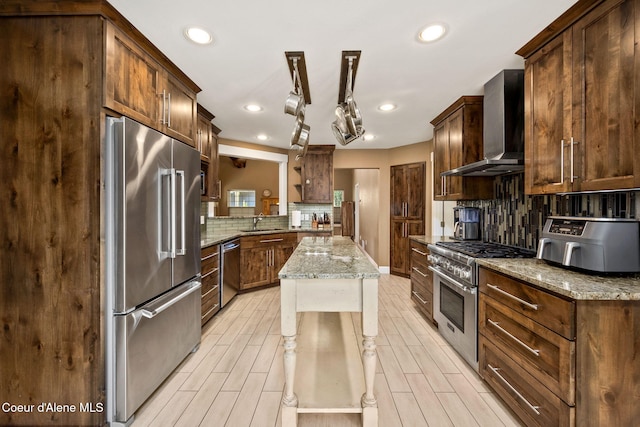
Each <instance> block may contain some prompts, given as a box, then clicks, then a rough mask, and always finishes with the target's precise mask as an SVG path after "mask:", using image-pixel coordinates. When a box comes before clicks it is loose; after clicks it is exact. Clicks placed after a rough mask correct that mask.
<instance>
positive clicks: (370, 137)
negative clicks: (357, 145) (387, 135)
mask: <svg viewBox="0 0 640 427" xmlns="http://www.w3.org/2000/svg"><path fill="white" fill-rule="evenodd" d="M375 137H376V136H375V135H373V134H370V133H367V134H365V135H364V136H363V137H362V139H364V140H365V141H371V140H372V139H374V138H375Z"/></svg>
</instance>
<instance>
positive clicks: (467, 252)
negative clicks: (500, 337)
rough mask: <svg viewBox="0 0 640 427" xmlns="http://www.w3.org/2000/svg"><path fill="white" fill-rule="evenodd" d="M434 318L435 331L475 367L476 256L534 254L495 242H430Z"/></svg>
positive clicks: (531, 255) (476, 326) (520, 256)
mask: <svg viewBox="0 0 640 427" xmlns="http://www.w3.org/2000/svg"><path fill="white" fill-rule="evenodd" d="M428 247H429V250H430V252H431V253H430V255H429V258H428V259H429V262H430V263H431V266H429V269H430V270H431V271H433V273H434V276H433V318H434V319H435V321H436V322H438V331H439V332H440V333H441V334H442V336H443V337H444V338H445V339H446V340H447V341H448V342H449V343H450V344H451V346H452V347H453V348H454V349H455V350H456V351H457V352H458V353H459V354H460V355H461V356H462V357H463V358H464V360H466V361H467V363H469V364H470V365H471V366H472V367H473V368H474V369H476V370H478V266H477V264H476V261H475V260H476V258H524V257H533V256H534V255H535V254H534V252H533V251H529V250H527V249H523V248H518V247H514V246H506V245H500V244H497V243H487V242H477V241H476V242H474V241H457V242H451V241H447V242H438V243H437V244H435V245H433V244H431V245H429V246H428Z"/></svg>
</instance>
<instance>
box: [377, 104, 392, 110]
mask: <svg viewBox="0 0 640 427" xmlns="http://www.w3.org/2000/svg"><path fill="white" fill-rule="evenodd" d="M396 108H397V107H396V104H391V103H387V104H382V105H380V106H378V110H380V111H393V110H395V109H396Z"/></svg>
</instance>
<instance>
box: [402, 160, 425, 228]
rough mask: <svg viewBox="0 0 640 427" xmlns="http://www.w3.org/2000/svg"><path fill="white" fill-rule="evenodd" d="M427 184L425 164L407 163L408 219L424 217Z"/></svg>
mask: <svg viewBox="0 0 640 427" xmlns="http://www.w3.org/2000/svg"><path fill="white" fill-rule="evenodd" d="M425 184H426V173H425V164H424V163H412V164H410V165H407V199H406V201H407V207H406V216H407V218H408V219H417V220H421V219H424V209H425V205H424V202H425ZM412 234H413V233H412Z"/></svg>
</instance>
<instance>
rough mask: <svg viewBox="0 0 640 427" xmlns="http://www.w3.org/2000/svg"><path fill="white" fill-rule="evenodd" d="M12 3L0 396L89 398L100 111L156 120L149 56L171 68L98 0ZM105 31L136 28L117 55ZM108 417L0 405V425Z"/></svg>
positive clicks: (98, 312)
mask: <svg viewBox="0 0 640 427" xmlns="http://www.w3.org/2000/svg"><path fill="white" fill-rule="evenodd" d="M17 4H18V3H17V2H0V44H1V46H2V48H1V49H0V59H1V60H2V64H3V65H2V72H0V92H1V93H3V94H4V95H3V96H0V122H1V123H2V139H3V143H2V144H0V153H1V155H2V159H3V161H2V167H1V168H0V178H1V179H0V191H1V192H2V194H4V195H6V197H5V199H6V203H2V205H1V207H0V241H2V242H3V244H2V249H0V256H1V258H2V260H3V261H2V263H0V282H1V283H2V285H1V286H0V313H2V315H1V319H2V320H1V322H2V330H3V333H2V336H1V337H0V361H1V363H0V365H1V369H0V370H1V373H0V390H2V391H1V392H0V395H1V396H2V397H1V399H0V400H2V402H11V403H15V404H32V403H33V404H36V405H37V404H38V403H41V402H52V403H53V402H57V403H59V404H69V405H71V404H73V405H79V404H80V403H83V404H89V403H90V404H92V405H93V408H96V405H104V404H105V386H106V385H105V352H106V349H105V342H106V341H105V332H104V301H105V298H106V295H105V288H106V279H105V275H104V274H105V270H106V268H105V265H104V255H105V253H104V246H103V242H104V234H103V232H104V222H103V221H105V215H104V213H103V202H104V195H103V189H104V188H103V185H104V179H105V177H104V176H103V172H102V171H103V167H102V165H101V163H102V161H103V154H104V151H103V137H104V130H105V117H106V115H118V114H127V115H131V117H132V118H134V119H136V120H139V121H140V122H143V123H145V124H150V122H151V121H152V120H157V117H158V113H159V111H158V104H159V101H158V97H157V94H158V89H159V85H158V83H159V81H160V78H159V76H158V74H162V73H163V71H162V70H161V69H159V67H158V65H162V68H164V69H165V70H170V71H171V73H172V75H173V76H177V75H179V70H178V69H177V67H175V65H173V64H171V63H170V62H169V61H168V60H167V58H166V57H164V56H163V55H162V54H161V52H159V51H158V50H157V49H156V48H155V47H153V45H152V44H151V43H150V42H149V41H148V40H146V39H145V38H144V37H143V36H142V34H141V33H139V32H138V31H137V30H135V29H134V27H133V26H132V25H131V24H130V23H129V22H127V21H126V19H124V18H123V17H122V16H121V15H119V14H118V12H117V11H115V9H113V8H112V7H111V6H110V5H109V4H108V3H107V2H106V1H99V0H95V1H87V2H77V1H56V2H40V1H28V0H25V1H21V2H20V3H19V6H16V5H17ZM115 25H117V26H118V28H121V29H123V30H122V31H120V30H118V31H114V30H115V29H116V28H115ZM123 31H126V33H123ZM115 33H118V34H124V35H126V37H124V36H122V37H121V39H123V40H124V39H126V38H129V39H130V40H135V43H133V44H129V46H128V48H127V49H128V51H127V52H128V53H127V55H128V56H125V57H120V62H119V63H117V61H116V62H114V60H113V58H114V56H113V55H114V52H113V50H112V49H113V37H114V36H113V34H115ZM119 49H125V48H124V47H123V46H120V48H119ZM154 59H155V61H154ZM131 61H133V65H132V64H131ZM114 67H116V69H117V70H118V71H114ZM117 67H121V68H119V69H118V68H117ZM125 68H126V69H127V70H129V71H130V73H129V74H127V73H125V72H124V69H125ZM117 76H119V77H120V78H118V77H117ZM180 79H181V80H184V86H185V87H188V88H191V89H190V90H189V92H190V93H195V92H196V91H198V90H199V89H197V86H196V85H195V84H194V83H193V82H191V81H190V80H189V79H188V78H187V77H186V76H184V75H181V76H180ZM138 90H139V93H138ZM9 94H11V95H9ZM138 95H140V96H143V97H145V98H146V97H151V99H152V100H153V102H143V101H142V100H140V99H136V97H137V96H138ZM113 99H119V100H120V101H122V102H121V103H119V105H115V103H114V102H112V100H113ZM125 101H126V102H125ZM127 103H128V106H127V107H126V108H125V104H127ZM174 105H175V104H174ZM194 108H195V107H194ZM135 111H137V112H138V113H139V114H138V115H137V116H136V115H134V114H133V112H135ZM194 111H195V110H194ZM143 116H146V118H144V117H143ZM193 125H194V126H195V115H194V116H193ZM184 142H188V141H186V140H185V141H184ZM76 407H77V406H76ZM105 420H106V416H105V412H104V411H102V412H97V411H96V412H90V411H81V410H77V411H75V412H72V411H64V412H57V413H52V412H38V411H34V412H30V413H26V412H23V413H11V412H7V411H0V425H54V424H55V425H87V426H96V425H104V423H105Z"/></svg>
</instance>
